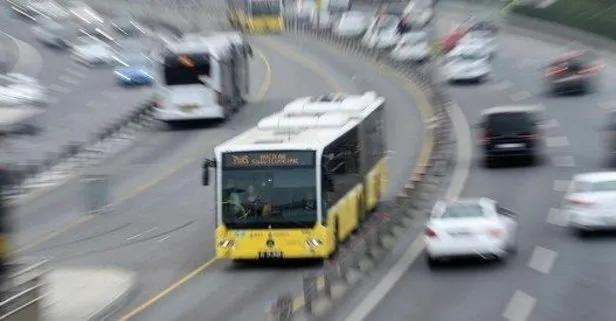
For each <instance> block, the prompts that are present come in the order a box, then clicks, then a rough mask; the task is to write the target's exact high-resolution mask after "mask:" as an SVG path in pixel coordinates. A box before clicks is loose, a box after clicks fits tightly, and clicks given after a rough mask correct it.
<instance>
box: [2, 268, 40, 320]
mask: <svg viewBox="0 0 616 321" xmlns="http://www.w3.org/2000/svg"><path fill="white" fill-rule="evenodd" d="M47 264H48V262H47V261H40V262H37V263H34V264H24V263H22V264H19V263H17V264H12V265H8V266H6V268H7V269H10V270H11V271H9V272H8V273H9V274H8V277H7V278H6V280H5V282H4V283H3V284H2V287H1V288H0V293H1V294H2V296H1V298H0V300H1V301H0V320H7V321H8V320H10V321H37V320H39V319H40V303H41V300H42V298H43V297H44V292H45V291H44V289H45V284H44V282H43V277H44V276H45V274H46V273H47V272H48V270H49V268H48V266H47Z"/></svg>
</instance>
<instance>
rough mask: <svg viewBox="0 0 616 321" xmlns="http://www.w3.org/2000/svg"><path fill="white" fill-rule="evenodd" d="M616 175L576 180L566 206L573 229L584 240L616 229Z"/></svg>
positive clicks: (579, 176) (590, 175)
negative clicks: (586, 236) (589, 234)
mask: <svg viewBox="0 0 616 321" xmlns="http://www.w3.org/2000/svg"><path fill="white" fill-rule="evenodd" d="M615 206H616V172H592V173H583V174H577V175H575V176H573V179H572V180H571V184H570V186H569V189H568V191H567V193H566V194H565V198H564V202H563V210H564V211H565V214H566V217H567V218H568V225H569V228H571V229H573V230H574V231H577V232H578V233H579V235H580V236H584V235H585V234H586V233H588V232H592V231H601V230H614V229H616V211H614V207H615Z"/></svg>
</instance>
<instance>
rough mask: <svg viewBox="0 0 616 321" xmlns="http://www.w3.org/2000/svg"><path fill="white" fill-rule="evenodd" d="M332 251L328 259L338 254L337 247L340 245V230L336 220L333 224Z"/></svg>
mask: <svg viewBox="0 0 616 321" xmlns="http://www.w3.org/2000/svg"><path fill="white" fill-rule="evenodd" d="M333 243H334V249H333V250H332V253H331V255H330V258H333V257H334V256H336V254H338V245H340V228H339V225H338V220H336V221H335V222H334V242H333Z"/></svg>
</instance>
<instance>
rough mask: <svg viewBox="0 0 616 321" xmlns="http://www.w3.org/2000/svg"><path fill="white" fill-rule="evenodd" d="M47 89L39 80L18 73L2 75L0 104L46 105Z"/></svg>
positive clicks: (0, 76)
mask: <svg viewBox="0 0 616 321" xmlns="http://www.w3.org/2000/svg"><path fill="white" fill-rule="evenodd" d="M47 102H48V96H47V89H46V88H45V87H43V86H42V85H41V84H40V83H39V82H38V80H36V79H34V78H32V77H30V76H26V75H23V74H18V73H9V74H5V75H0V106H15V105H45V104H47Z"/></svg>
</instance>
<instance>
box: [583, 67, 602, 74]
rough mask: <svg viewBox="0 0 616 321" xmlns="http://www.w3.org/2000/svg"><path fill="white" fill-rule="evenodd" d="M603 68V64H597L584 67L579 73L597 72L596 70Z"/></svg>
mask: <svg viewBox="0 0 616 321" xmlns="http://www.w3.org/2000/svg"><path fill="white" fill-rule="evenodd" d="M601 68H603V65H595V66H592V67H586V68H583V69H582V70H580V71H579V72H578V73H579V74H582V75H584V74H592V73H595V72H597V71H599V70H601Z"/></svg>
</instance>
